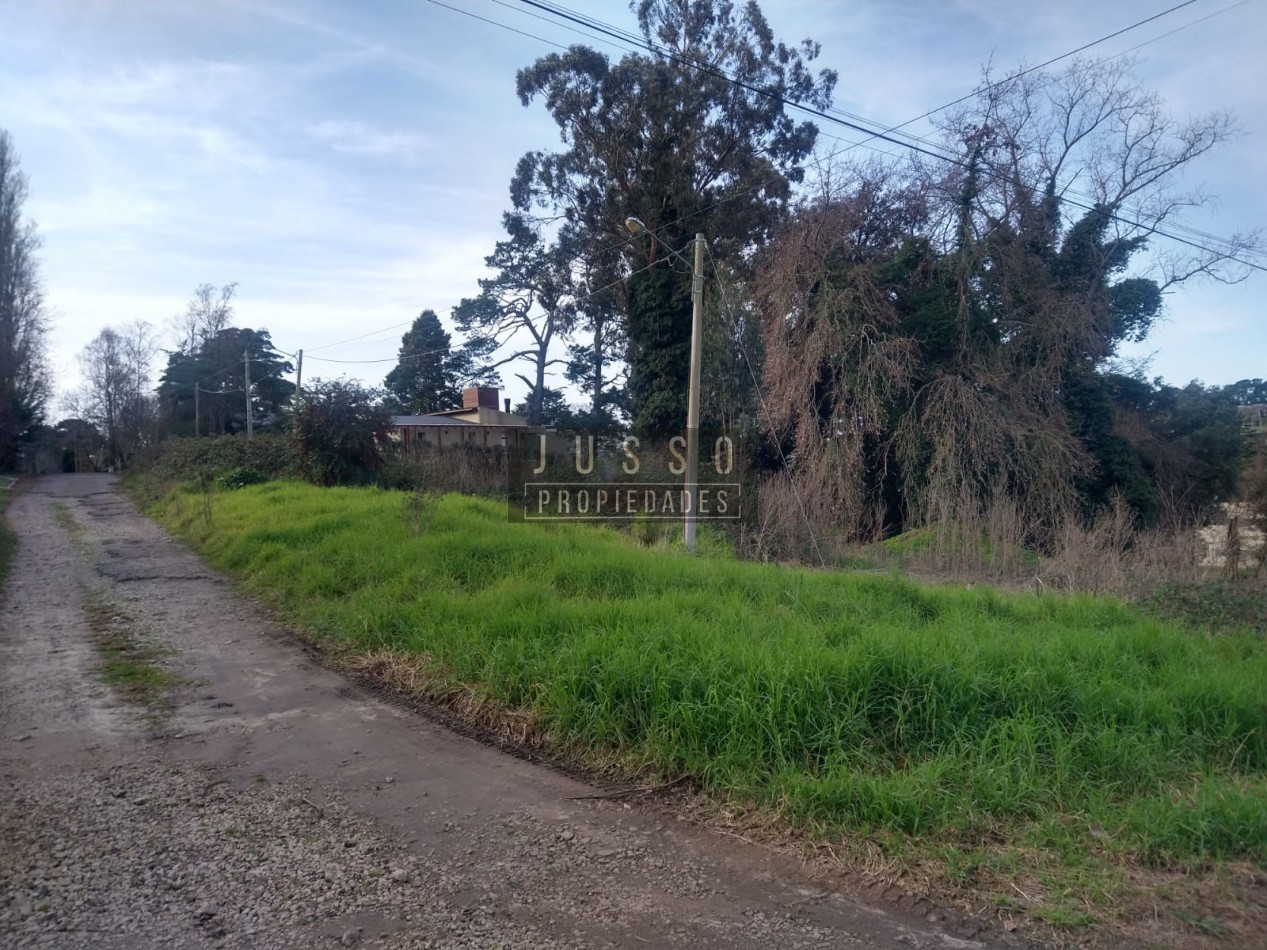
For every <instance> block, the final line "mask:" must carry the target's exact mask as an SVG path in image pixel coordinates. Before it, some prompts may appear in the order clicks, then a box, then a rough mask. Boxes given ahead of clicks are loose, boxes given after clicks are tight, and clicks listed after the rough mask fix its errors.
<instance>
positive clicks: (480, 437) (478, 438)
mask: <svg viewBox="0 0 1267 950" xmlns="http://www.w3.org/2000/svg"><path fill="white" fill-rule="evenodd" d="M497 398H498V391H497V389H496V388H495V387H493V386H469V387H467V388H466V389H464V390H462V408H461V409H446V410H444V411H443V412H432V413H427V414H426V415H418V416H392V428H391V431H390V433H389V435H390V436H391V438H392V440H393V441H396V442H399V443H400V444H401V445H402V446H403V447H404V448H405V449H406V450H409V451H421V450H423V448H424V447H431V448H437V449H440V448H450V447H455V446H477V447H480V448H505V447H507V446H508V445H513V444H514V440H515V438H516V437H517V436H518V435H521V434H525V433H528V432H537V431H543V430H541V429H538V428H536V427H530V426H529V425H528V423H527V421H526V420H525V419H524V418H523V417H522V416H517V415H515V414H514V413H512V412H511V411H510V400H509V399H507V400H506V401H505V404H504V408H502V409H499V408H498V407H497Z"/></svg>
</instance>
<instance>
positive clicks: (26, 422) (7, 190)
mask: <svg viewBox="0 0 1267 950" xmlns="http://www.w3.org/2000/svg"><path fill="white" fill-rule="evenodd" d="M26 197H27V179H26V176H25V175H23V174H22V172H21V170H20V167H19V164H18V157H17V153H16V152H15V151H14V147H13V139H12V138H11V137H10V135H9V133H8V132H6V131H4V130H3V129H0V471H13V470H14V469H15V468H16V467H17V463H18V458H19V455H20V448H21V443H22V440H23V437H24V435H25V434H26V433H28V431H30V430H31V429H32V428H33V427H34V426H36V425H38V424H39V423H40V422H41V421H42V419H43V415H44V408H45V405H46V404H47V402H48V398H49V396H50V394H51V381H50V378H49V372H48V367H47V365H46V363H45V358H44V357H45V350H44V348H45V342H46V337H47V334H48V315H47V312H46V310H45V307H44V294H43V290H42V288H41V286H40V279H39V266H38V262H37V260H36V258H35V252H36V251H37V250H38V249H39V246H40V241H39V237H38V236H37V235H36V232H35V224H34V222H31V221H28V220H25V219H24V218H23V216H22V206H23V204H24V203H25V201H26Z"/></svg>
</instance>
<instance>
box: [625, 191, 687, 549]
mask: <svg viewBox="0 0 1267 950" xmlns="http://www.w3.org/2000/svg"><path fill="white" fill-rule="evenodd" d="M625 228H626V229H628V231H629V233H630V234H634V235H638V234H650V235H651V240H652V242H654V241H655V232H654V231H652V230H651V229H650V228H649V227H647V226H646V224H644V223H643V222H642V221H641V220H640V219H638V218H635V217H632V216H630V217H628V218H625ZM694 243H695V268H694V271H693V273H692V275H691V373H690V384H689V387H688V390H687V397H686V482H685V486H684V487H685V489H686V513H685V517H684V523H683V526H682V537H683V540H685V541H686V550H687V551H689V552H690V553H691V554H694V553H695V522H696V518H697V512H698V505H697V502H698V501H699V483H698V481H697V479H698V466H699V377H700V364H701V361H702V356H703V351H702V349H701V339H700V325H701V323H702V322H703V312H702V311H703V309H704V235H703V234H701V233H699V232H697V233H696V235H695V242H694ZM651 246H652V248H653V251H654V248H655V244H654V243H652V245H651ZM670 253H672V254H675V255H676V256H678V257H681V256H682V255H681V253H680V252H678V251H673V250H670ZM682 259H683V260H685V258H682Z"/></svg>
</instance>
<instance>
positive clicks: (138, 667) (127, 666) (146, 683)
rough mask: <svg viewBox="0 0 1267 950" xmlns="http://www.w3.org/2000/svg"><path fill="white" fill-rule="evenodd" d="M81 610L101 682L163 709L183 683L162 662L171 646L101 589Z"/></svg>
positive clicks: (154, 710)
mask: <svg viewBox="0 0 1267 950" xmlns="http://www.w3.org/2000/svg"><path fill="white" fill-rule="evenodd" d="M67 515H68V516H69V512H67ZM59 520H60V519H59ZM84 612H85V615H86V616H87V618H88V625H89V626H90V627H92V630H93V646H94V647H95V648H96V651H97V656H98V658H99V660H100V662H99V663H98V664H97V665H96V667H95V668H94V669H95V671H96V673H97V675H98V676H100V677H101V680H102V682H104V683H105V684H106V685H108V686H110V687H111V688H112V689H114V691H115V692H117V693H118V694H119V695H121V696H122V697H123V698H124V699H126V700H127V701H128V702H131V703H135V704H136V705H139V706H141V707H143V708H144V709H146V710H147V711H148V712H149V713H150V714H152V715H159V714H161V713H162V712H164V711H165V710H166V708H167V707H168V706H169V705H170V703H171V694H172V690H173V689H175V688H176V687H177V686H179V685H180V684H181V683H182V680H181V679H180V678H179V677H177V676H176V675H174V674H173V673H171V672H170V671H168V670H166V669H164V668H163V666H162V665H161V662H162V660H164V659H165V658H166V657H168V656H170V655H171V650H169V649H166V648H164V647H162V646H160V645H159V644H157V643H155V642H154V641H153V640H152V639H151V638H149V637H147V636H145V635H144V634H143V633H142V631H140V630H139V629H138V628H137V625H136V624H135V623H134V622H133V621H132V619H131V618H130V617H128V616H127V615H126V614H125V613H123V612H122V610H121V608H120V607H119V606H118V605H117V604H115V603H113V602H111V601H110V600H109V599H108V598H107V597H106V595H105V594H103V593H102V592H101V591H89V593H88V594H87V596H86V597H85V601H84Z"/></svg>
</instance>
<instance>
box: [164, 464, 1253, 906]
mask: <svg viewBox="0 0 1267 950" xmlns="http://www.w3.org/2000/svg"><path fill="white" fill-rule="evenodd" d="M158 513H159V515H160V517H162V518H164V519H165V520H166V521H167V522H168V523H169V524H172V525H173V526H175V527H176V528H177V529H178V530H179V531H180V532H181V533H183V534H184V536H185V537H186V538H188V539H189V540H190V541H191V542H192V543H193V544H194V545H195V546H196V547H198V548H200V549H201V550H202V551H203V552H205V554H206V555H207V556H208V557H209V559H210V560H211V562H212V563H213V564H215V565H216V566H218V567H220V568H223V569H227V570H229V571H231V572H233V573H236V574H238V575H239V576H241V577H243V578H245V579H246V581H247V583H248V585H249V586H250V587H251V588H252V589H254V590H255V591H257V592H260V593H262V594H264V595H266V596H267V597H268V598H269V599H271V600H272V601H273V602H274V603H276V604H277V605H278V606H279V607H280V608H281V609H282V610H283V611H284V612H285V613H286V614H287V615H288V616H289V617H290V618H291V619H293V620H294V621H296V622H297V623H299V624H301V625H303V626H305V627H306V628H307V629H309V630H311V631H313V632H314V633H315V634H317V635H319V636H324V637H331V638H336V639H337V640H338V641H340V642H345V643H347V644H349V645H350V646H352V647H353V648H355V649H359V650H365V651H370V650H377V649H383V648H389V649H393V650H399V651H406V652H410V653H416V654H421V655H425V656H426V657H428V658H429V659H430V660H431V662H432V663H433V664H435V668H436V669H437V670H438V671H439V672H438V673H437V676H439V677H441V679H442V681H441V682H439V683H437V684H436V685H437V687H444V686H453V685H459V684H460V685H466V686H469V687H473V688H475V689H476V690H477V691H478V692H480V693H481V694H482V695H484V696H487V697H489V698H491V699H492V700H494V701H496V702H497V703H500V704H501V705H503V706H504V707H507V708H520V709H526V710H528V711H530V712H531V713H532V714H533V716H534V717H535V718H536V720H537V721H538V722H539V723H540V724H541V725H542V726H543V727H544V728H545V729H546V730H547V731H548V732H549V734H550V735H551V736H552V737H553V739H554V740H555V741H557V742H558V743H560V744H561V745H562V746H564V747H566V748H569V749H570V750H572V751H574V752H575V751H577V750H581V751H582V752H584V751H585V750H589V751H592V752H593V753H594V754H595V756H596V758H600V759H608V760H610V758H611V757H613V756H616V757H618V758H620V759H621V760H622V761H624V762H625V763H626V764H630V765H634V766H637V767H640V768H644V769H647V770H649V771H652V772H655V773H658V774H660V775H662V776H677V775H682V774H689V775H692V776H695V777H696V778H697V779H698V781H699V782H700V783H702V784H703V785H704V786H705V787H706V788H709V789H712V790H715V791H717V792H720V793H723V794H730V795H734V796H737V797H741V798H745V799H746V798H751V799H753V800H755V801H756V802H759V803H763V804H765V805H768V806H772V807H777V808H779V809H781V811H782V812H783V814H784V815H785V816H786V817H787V818H789V819H790V820H791V821H793V822H794V823H797V824H798V825H800V826H802V827H806V828H809V829H811V830H812V831H815V832H823V833H833V832H838V831H843V830H849V831H862V832H866V833H869V834H878V835H884V836H888V837H887V838H886V839H885V840H890V841H893V840H930V841H931V840H936V841H938V842H941V843H943V844H944V843H946V842H960V843H962V844H963V846H965V847H975V846H982V845H987V844H989V843H991V842H996V841H1008V842H1013V843H1016V844H1018V845H1023V846H1025V847H1037V848H1043V849H1047V850H1049V851H1053V852H1055V853H1058V854H1061V855H1065V856H1067V857H1068V858H1069V860H1070V861H1071V862H1074V863H1076V862H1077V861H1078V860H1079V855H1081V856H1083V857H1085V856H1088V855H1091V854H1093V853H1095V854H1106V853H1107V854H1117V855H1121V856H1126V857H1130V858H1132V859H1138V860H1141V861H1144V862H1155V863H1172V862H1178V863H1183V864H1189V865H1196V864H1200V863H1203V862H1207V861H1210V860H1217V859H1239V858H1245V859H1250V860H1253V861H1256V862H1259V863H1267V729H1265V726H1267V644H1265V643H1264V641H1263V640H1262V639H1261V638H1258V637H1254V636H1252V635H1250V634H1248V633H1245V634H1228V635H1225V636H1220V637H1210V636H1206V635H1202V634H1199V633H1196V632H1193V631H1191V630H1189V629H1188V628H1185V627H1182V626H1180V625H1178V624H1176V623H1173V622H1167V621H1164V620H1161V619H1157V618H1151V617H1148V616H1145V615H1144V614H1142V613H1140V612H1139V611H1137V610H1134V609H1132V608H1130V607H1128V606H1125V605H1123V604H1120V603H1117V602H1114V601H1110V600H1106V599H1096V598H1091V597H1062V596H1043V597H1033V596H1019V595H1018V596H1007V595H1003V594H1000V593H997V592H995V591H992V590H989V589H979V588H978V589H974V590H970V591H969V590H964V589H962V588H957V587H956V588H951V587H946V588H939V587H928V586H918V585H916V584H914V583H912V582H910V581H907V580H905V579H903V578H901V577H899V576H897V575H890V576H877V575H874V574H873V575H860V574H849V573H840V572H823V571H809V570H801V569H794V568H785V567H779V566H775V565H765V564H753V563H747V562H741V561H737V560H732V559H729V558H726V557H724V556H721V555H714V556H709V557H698V558H691V557H688V556H686V555H685V554H682V553H679V552H677V551H673V550H646V549H642V548H639V547H638V546H637V545H636V544H635V543H633V542H631V541H630V540H628V539H627V538H624V537H621V536H620V535H618V534H616V533H615V532H609V531H605V530H597V529H593V528H582V527H576V526H566V525H555V526H544V525H508V524H507V523H506V509H505V507H504V506H501V505H497V504H493V503H489V502H484V501H479V500H476V499H472V498H466V497H461V496H455V495H450V496H445V497H444V498H442V499H441V500H440V501H439V502H438V507H437V510H436V511H435V512H434V516H433V517H432V518H431V520H430V521H429V524H428V525H427V527H426V528H425V530H421V531H418V532H417V533H415V531H413V530H412V529H411V527H410V524H409V521H408V519H407V518H406V517H405V512H404V498H403V496H402V495H400V494H395V493H390V492H383V491H377V490H373V489H318V488H313V487H310V486H306V485H301V484H296V483H277V482H275V483H270V484H267V485H261V486H253V487H248V488H244V489H242V490H240V491H236V492H232V493H224V494H219V495H217V496H216V497H215V500H214V511H209V510H206V507H205V504H204V502H203V501H202V500H201V499H200V498H199V497H198V496H196V495H191V494H185V493H177V494H173V495H169V496H168V497H167V499H166V500H165V501H164V502H163V503H162V504H161V505H160V507H159V509H158ZM1054 912H1055V911H1053V913H1054Z"/></svg>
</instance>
